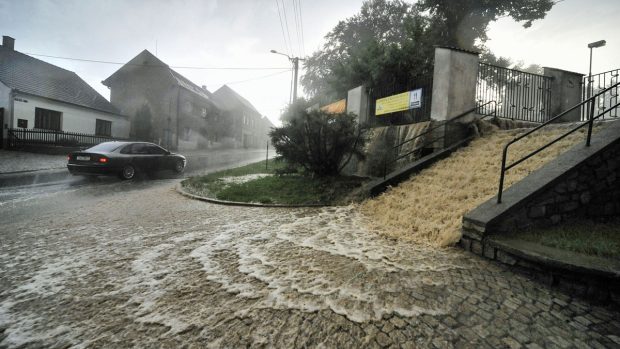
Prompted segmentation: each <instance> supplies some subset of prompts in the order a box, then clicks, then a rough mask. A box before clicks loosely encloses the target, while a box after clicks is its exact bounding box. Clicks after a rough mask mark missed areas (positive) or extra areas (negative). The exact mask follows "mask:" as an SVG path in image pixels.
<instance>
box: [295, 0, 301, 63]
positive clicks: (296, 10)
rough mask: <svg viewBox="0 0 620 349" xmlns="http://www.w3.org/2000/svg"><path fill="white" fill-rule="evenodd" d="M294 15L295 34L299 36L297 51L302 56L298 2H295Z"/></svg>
mask: <svg viewBox="0 0 620 349" xmlns="http://www.w3.org/2000/svg"><path fill="white" fill-rule="evenodd" d="M293 13H294V14H295V17H294V19H295V34H297V50H298V55H299V56H301V55H303V54H302V50H301V30H300V29H299V11H298V4H297V0H293Z"/></svg>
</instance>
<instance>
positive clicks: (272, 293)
mask: <svg viewBox="0 0 620 349" xmlns="http://www.w3.org/2000/svg"><path fill="white" fill-rule="evenodd" d="M122 185H127V184H122ZM171 187H172V185H171V184H170V183H169V182H163V183H162V184H160V185H148V186H144V187H140V188H133V190H120V189H123V188H120V189H119V188H116V187H114V188H108V189H110V190H105V188H103V189H102V188H100V187H99V188H90V189H89V188H81V189H79V190H77V191H71V192H67V193H60V194H57V195H55V196H53V197H41V198H40V199H38V200H31V201H28V202H27V205H28V207H21V206H19V205H22V203H15V204H14V206H11V207H7V210H5V211H3V212H2V213H0V215H1V216H2V218H3V219H4V222H5V223H4V225H3V227H4V230H3V231H2V233H1V234H2V248H1V249H0V266H1V268H0V347H10V348H12V347H20V346H24V347H42V346H43V347H65V346H69V347H77V348H80V347H131V346H138V347H181V346H183V345H187V346H188V347H192V346H195V347H205V346H211V347H240V346H244V347H245V346H258V347H260V346H278V347H303V346H324V347H361V346H389V345H390V344H398V345H401V346H403V347H406V346H407V345H409V346H411V345H413V344H416V345H419V346H423V347H424V346H426V345H430V342H431V341H440V342H441V343H445V344H446V346H448V347H449V346H451V345H453V344H454V345H457V344H458V343H459V342H461V343H467V344H471V345H472V346H473V347H484V346H494V344H497V343H500V342H499V341H501V340H502V338H504V336H506V334H507V333H508V332H507V331H509V330H510V331H517V328H516V327H514V326H516V325H519V327H518V329H519V331H523V333H526V334H525V335H524V336H529V337H531V338H533V339H530V341H535V339H534V338H539V339H540V340H541V341H545V340H546V339H545V338H547V337H549V336H550V335H551V336H553V335H558V336H559V337H561V335H560V334H562V333H563V332H566V331H567V330H568V327H567V326H568V325H567V324H568V321H569V320H571V319H572V317H576V316H581V315H583V314H582V313H578V312H577V311H571V312H564V309H563V308H558V309H556V308H554V307H553V300H554V299H559V300H561V301H562V302H563V304H565V306H566V307H568V306H569V305H568V304H569V303H571V302H572V303H571V305H572V304H576V305H577V306H579V309H585V310H583V311H587V312H590V313H592V314H594V310H596V314H599V315H598V316H599V317H600V318H604V317H605V316H607V317H608V318H609V319H612V318H613V315H614V314H615V313H613V312H611V310H609V309H604V308H597V309H594V308H592V307H590V306H588V305H585V304H584V303H582V302H580V301H572V300H571V299H568V298H566V297H564V296H562V295H560V294H558V293H556V292H554V291H549V290H547V289H546V288H544V287H541V286H539V285H537V284H535V283H532V282H530V281H528V280H527V279H525V278H523V277H521V276H518V275H514V274H512V273H511V272H509V271H507V270H505V269H502V268H501V267H498V266H496V265H494V264H490V263H487V262H485V261H483V260H480V259H479V258H477V257H474V256H470V255H468V254H465V253H464V252H462V251H459V250H455V249H445V250H436V249H431V248H426V247H422V246H414V245H411V244H407V243H402V242H398V241H394V240H389V239H385V238H382V237H379V236H378V235H377V234H375V233H374V232H372V231H368V230H366V228H364V227H365V226H367V225H366V224H365V222H364V221H363V218H362V217H361V216H360V215H359V213H358V211H357V208H356V207H353V206H350V207H341V208H325V209H295V210H290V209H260V208H237V207H226V206H216V205H211V204H207V203H203V202H197V201H192V200H189V199H186V198H184V197H181V196H180V195H178V194H177V193H175V192H174V191H173V190H172V189H171ZM25 204H26V203H24V204H23V205H25ZM12 210H18V211H23V210H27V211H29V212H36V214H33V215H30V216H14V215H12ZM9 217H18V218H14V219H10V220H9V219H7V218H9ZM558 302H559V301H558ZM513 304H527V305H528V306H531V309H532V310H531V311H532V314H530V315H528V316H527V317H525V316H521V317H520V318H519V317H517V316H516V315H511V314H512V313H513V312H515V311H516V309H517V308H520V307H516V306H513ZM537 307H538V308H537ZM521 308H523V309H530V308H525V307H521ZM481 309H482V310H481ZM536 309H538V310H536ZM545 309H547V310H545ZM593 309H594V310H593ZM480 311H483V313H480V315H477V312H480ZM528 311H529V310H528ZM550 313H553V314H554V316H552V317H549V316H548V314H550ZM601 314H602V315H601ZM511 317H515V318H516V319H520V321H522V322H520V323H518V324H512V323H510V322H509V321H512V320H510V318H511ZM558 317H559V318H561V319H562V320H563V321H560V322H558V320H557V318H558ZM564 320H565V321H564ZM558 324H559V325H558ZM609 324H611V325H609ZM513 325H514V326H513ZM478 326H483V327H484V328H493V329H494V330H495V329H497V332H492V331H491V330H489V331H491V332H489V334H488V336H487V337H485V338H482V337H476V338H474V337H471V336H470V335H472V334H473V333H477V331H479V330H480V328H479V327H478ZM551 326H554V327H553V328H556V330H553V331H551V330H549V331H551V332H550V333H545V332H544V331H543V330H545V329H546V328H551ZM558 326H559V327H558ZM605 326H608V327H601V328H591V329H590V330H591V331H590V332H592V333H599V334H601V336H602V338H603V339H601V340H600V341H602V343H607V342H604V340H607V341H611V340H612V339H609V338H608V337H605V336H608V335H609V333H610V331H612V330H615V327H613V326H615V322H613V321H608V322H607V324H606V325H605ZM609 326H612V327H609ZM513 327H514V328H513ZM541 331H542V332H541ZM578 335H579V332H576V333H573V334H572V336H578ZM583 336H590V335H587V334H586V332H583ZM470 337H471V338H470ZM585 339H586V338H585V337H584V340H585ZM590 339H591V338H590ZM493 341H495V342H493ZM407 343H408V344H407ZM540 343H543V342H540ZM609 343H611V342H609ZM543 344H544V343H543Z"/></svg>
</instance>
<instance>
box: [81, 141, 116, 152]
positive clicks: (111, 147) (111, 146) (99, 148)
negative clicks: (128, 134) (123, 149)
mask: <svg viewBox="0 0 620 349" xmlns="http://www.w3.org/2000/svg"><path fill="white" fill-rule="evenodd" d="M122 145H123V144H119V143H101V144H97V145H96V146H94V147H92V148H88V149H86V151H92V152H106V153H110V152H113V151H115V150H116V149H118V148H119V147H120V146H122Z"/></svg>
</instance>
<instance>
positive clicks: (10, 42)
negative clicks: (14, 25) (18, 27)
mask: <svg viewBox="0 0 620 349" xmlns="http://www.w3.org/2000/svg"><path fill="white" fill-rule="evenodd" d="M2 47H4V48H8V49H9V50H11V51H14V50H15V39H13V38H12V37H10V36H6V35H3V36H2Z"/></svg>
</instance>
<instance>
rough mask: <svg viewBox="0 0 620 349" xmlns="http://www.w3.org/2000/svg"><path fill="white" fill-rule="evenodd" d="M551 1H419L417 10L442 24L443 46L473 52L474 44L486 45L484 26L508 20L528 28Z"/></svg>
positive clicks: (548, 7)
mask: <svg viewBox="0 0 620 349" xmlns="http://www.w3.org/2000/svg"><path fill="white" fill-rule="evenodd" d="M555 3H556V1H555V0H458V1H454V0H421V2H420V3H419V7H420V9H422V10H424V11H429V12H430V14H431V15H432V16H435V17H436V18H437V19H439V20H440V21H441V22H443V30H442V37H443V40H442V41H443V42H442V44H444V45H450V46H455V47H461V48H466V49H473V48H474V47H475V45H476V40H477V39H478V40H480V41H482V42H483V43H484V42H485V41H486V39H487V36H486V33H487V29H488V25H489V23H491V22H494V21H496V20H497V19H499V18H501V17H506V16H509V17H512V19H514V20H515V21H517V22H524V23H523V27H525V28H529V27H530V26H531V25H532V22H533V21H535V20H538V19H543V18H545V15H546V14H547V12H549V10H551V8H552V7H553V5H554V4H555Z"/></svg>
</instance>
